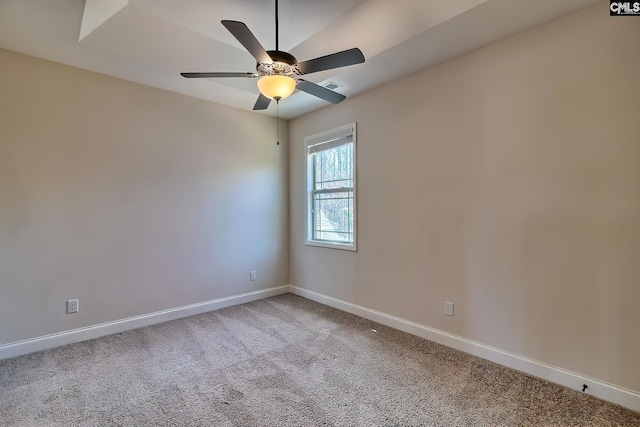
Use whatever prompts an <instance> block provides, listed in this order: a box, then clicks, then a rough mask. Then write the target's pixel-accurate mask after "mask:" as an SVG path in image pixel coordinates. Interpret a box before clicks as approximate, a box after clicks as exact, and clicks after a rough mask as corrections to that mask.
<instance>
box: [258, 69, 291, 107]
mask: <svg viewBox="0 0 640 427" xmlns="http://www.w3.org/2000/svg"><path fill="white" fill-rule="evenodd" d="M258 89H259V90H260V93H261V94H263V95H264V96H266V97H267V98H270V99H275V100H276V101H280V100H281V99H284V98H286V97H288V96H289V95H291V94H292V93H293V91H294V90H295V89H296V81H295V80H294V79H292V78H291V77H289V76H283V75H272V76H264V77H262V78H260V80H258Z"/></svg>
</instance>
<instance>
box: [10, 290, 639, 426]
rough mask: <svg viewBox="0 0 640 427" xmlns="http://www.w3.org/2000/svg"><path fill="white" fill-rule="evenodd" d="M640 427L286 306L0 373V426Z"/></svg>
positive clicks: (13, 363)
mask: <svg viewBox="0 0 640 427" xmlns="http://www.w3.org/2000/svg"><path fill="white" fill-rule="evenodd" d="M290 425H291V426H318V425H325V426H332V425H342V426H374V425H385V426H386V425H394V426H409V425H411V426H414V425H420V426H529V425H532V426H640V414H639V413H636V412H633V411H629V410H626V409H624V408H622V407H619V406H617V405H614V404H610V403H607V402H604V401H602V400H599V399H596V398H594V397H592V396H589V395H587V394H584V393H581V392H578V391H575V390H570V389H568V388H565V387H562V386H558V385H555V384H552V383H549V382H546V381H544V380H541V379H538V378H535V377H532V376H529V375H526V374H523V373H520V372H517V371H514V370H512V369H508V368H505V367H502V366H499V365H497V364H494V363H492V362H489V361H486V360H483V359H480V358H477V357H474V356H471V355H468V354H465V353H462V352H460V351H457V350H454V349H451V348H448V347H444V346H442V345H439V344H436V343H434V342H431V341H427V340H424V339H422V338H418V337H415V336H412V335H409V334H406V333H403V332H400V331H397V330H395V329H392V328H388V327H385V326H381V325H379V324H376V323H374V322H371V321H368V320H365V319H362V318H359V317H357V316H353V315H351V314H348V313H344V312H342V311H339V310H335V309H333V308H330V307H327V306H324V305H321V304H318V303H315V302H313V301H310V300H307V299H305V298H301V297H298V296H294V295H291V294H287V295H281V296H277V297H273V298H269V299H264V300H260V301H255V302H251V303H248V304H244V305H240V306H235V307H230V308H226V309H222V310H218V311H214V312H209V313H205V314H201V315H197V316H192V317H188V318H184V319H179V320H175V321H171V322H166V323H162V324H158V325H154V326H149V327H145V328H141V329H136V330H131V331H127V332H124V333H119V334H115V335H110V336H105V337H102V338H98V339H94V340H89V341H84V342H81V343H77V344H71V345H68V346H64V347H59V348H55V349H50V350H46V351H42V352H38V353H33V354H28V355H24V356H19V357H16V358H12V359H7V360H4V361H0V426H290Z"/></svg>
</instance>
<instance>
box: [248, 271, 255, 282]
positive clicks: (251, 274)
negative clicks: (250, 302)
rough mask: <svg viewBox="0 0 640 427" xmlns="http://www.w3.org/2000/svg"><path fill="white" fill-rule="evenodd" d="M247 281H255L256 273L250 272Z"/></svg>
mask: <svg viewBox="0 0 640 427" xmlns="http://www.w3.org/2000/svg"><path fill="white" fill-rule="evenodd" d="M249 280H251V281H252V282H255V281H256V271H255V270H252V271H250V272H249Z"/></svg>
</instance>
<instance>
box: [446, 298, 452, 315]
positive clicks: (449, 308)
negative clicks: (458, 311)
mask: <svg viewBox="0 0 640 427" xmlns="http://www.w3.org/2000/svg"><path fill="white" fill-rule="evenodd" d="M444 314H446V315H447V316H453V303H452V302H449V301H445V302H444Z"/></svg>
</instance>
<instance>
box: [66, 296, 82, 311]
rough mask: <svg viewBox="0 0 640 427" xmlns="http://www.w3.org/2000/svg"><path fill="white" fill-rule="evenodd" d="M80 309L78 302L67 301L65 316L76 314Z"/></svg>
mask: <svg viewBox="0 0 640 427" xmlns="http://www.w3.org/2000/svg"><path fill="white" fill-rule="evenodd" d="M79 309H80V300H77V299H70V300H68V301H67V314H71V313H77V312H78V310H79Z"/></svg>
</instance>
